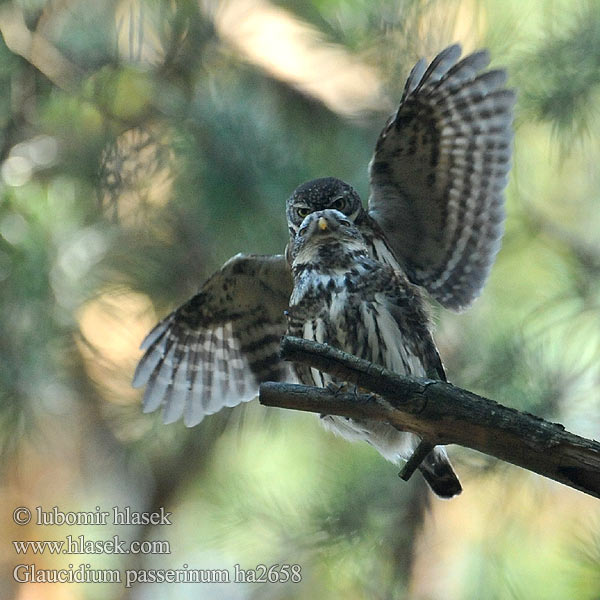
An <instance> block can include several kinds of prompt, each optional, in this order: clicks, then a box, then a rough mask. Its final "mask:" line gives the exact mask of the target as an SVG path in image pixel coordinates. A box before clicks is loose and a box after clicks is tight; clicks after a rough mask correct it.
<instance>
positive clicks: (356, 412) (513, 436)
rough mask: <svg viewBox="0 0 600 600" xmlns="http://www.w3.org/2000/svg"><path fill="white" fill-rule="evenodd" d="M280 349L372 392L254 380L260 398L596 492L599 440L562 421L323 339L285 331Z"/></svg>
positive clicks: (599, 469)
mask: <svg viewBox="0 0 600 600" xmlns="http://www.w3.org/2000/svg"><path fill="white" fill-rule="evenodd" d="M281 354H282V356H283V358H285V359H287V360H293V361H296V362H301V363H304V364H307V365H309V366H311V367H314V368H316V369H319V370H320V371H324V372H326V373H329V374H331V375H335V376H336V377H338V378H340V379H342V380H344V381H348V382H351V383H354V384H356V385H358V386H359V387H361V388H365V389H367V390H369V391H371V392H374V393H375V394H378V396H374V395H373V394H354V393H337V394H336V393H332V392H330V391H329V390H327V389H324V388H315V387H310V386H302V385H294V384H287V383H271V382H268V383H263V384H262V385H261V386H260V394H259V400H260V402H261V404H264V405H267V406H277V407H280V408H291V409H296V410H304V411H310V412H317V413H322V414H330V415H341V416H345V417H351V418H354V419H374V420H377V421H386V422H388V423H390V424H392V425H394V426H395V427H397V428H398V429H403V430H405V431H411V432H413V433H416V434H418V435H419V436H421V437H422V438H424V439H426V440H427V441H428V442H430V443H431V444H459V445H461V446H465V447H467V448H472V449H474V450H478V451H480V452H483V453H485V454H489V455H490V456H495V457H496V458H500V459H502V460H504V461H506V462H510V463H512V464H514V465H517V466H520V467H523V468H524V469H528V470H530V471H534V472H536V473H539V474H540V475H543V476H545V477H549V478H550V479H554V480H555V481H559V482H561V483H564V484H565V485H568V486H570V487H573V488H575V489H578V490H580V491H582V492H585V493H586V494H590V495H591V496H595V497H596V498H600V443H598V442H596V441H594V440H589V439H586V438H582V437H580V436H577V435H575V434H573V433H569V432H568V431H565V429H564V427H563V426H562V425H559V424H557V423H550V422H549V421H545V420H543V419H540V418H539V417H536V416H534V415H531V414H529V413H524V412H520V411H518V410H515V409H512V408H508V407H506V406H502V405H501V404H498V403H497V402H494V401H493V400H489V399H488V398H484V397H482V396H478V395H477V394H473V393H472V392H469V391H467V390H464V389H461V388H458V387H456V386H453V385H451V384H449V383H445V382H443V381H432V380H429V379H418V378H413V377H404V376H400V375H397V374H395V373H392V372H391V371H389V370H387V369H384V368H383V367H380V366H378V365H374V364H372V363H369V362H367V361H365V360H361V359H359V358H357V357H356V356H352V355H350V354H347V353H345V352H342V351H340V350H337V349H335V348H332V347H331V346H327V345H324V344H318V343H316V342H311V341H308V340H303V339H300V338H293V337H286V338H284V339H283V340H282V344H281Z"/></svg>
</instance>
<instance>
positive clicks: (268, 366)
mask: <svg viewBox="0 0 600 600" xmlns="http://www.w3.org/2000/svg"><path fill="white" fill-rule="evenodd" d="M291 291H292V277H291V273H290V269H289V266H288V264H287V262H286V260H285V258H284V256H282V255H277V256H258V255H242V254H238V255H236V256H234V257H233V258H231V259H230V260H229V261H227V262H226V263H225V264H224V265H223V267H222V268H221V269H220V270H219V271H217V272H216V273H215V274H214V275H213V276H212V277H211V278H210V279H209V280H208V281H207V282H206V283H205V284H204V286H203V287H202V289H201V290H200V292H199V293H198V294H196V295H195V296H194V297H193V298H191V299H190V300H188V302H186V303H185V304H183V305H182V306H180V307H179V308H178V309H177V310H175V311H173V312H172V313H171V314H170V315H168V316H167V317H165V318H164V319H163V320H162V321H161V322H160V323H158V325H156V327H154V329H153V330H152V331H151V332H150V333H149V334H148V335H147V337H146V339H145V340H144V341H143V342H142V346H141V348H142V350H145V351H146V353H145V354H144V356H143V357H142V359H141V360H140V362H139V364H138V366H137V369H136V371H135V375H134V378H133V386H134V387H141V386H143V385H146V390H145V393H144V412H151V411H153V410H156V409H157V408H158V407H159V406H161V405H164V409H163V420H164V422H165V423H171V422H173V421H176V420H177V419H179V418H180V417H181V416H183V420H184V423H185V424H186V425H187V426H188V427H192V426H193V425H196V424H197V423H199V422H200V421H201V420H202V419H203V418H204V415H210V414H213V413H215V412H217V411H219V410H220V409H221V408H223V407H224V406H235V405H236V404H239V403H240V402H247V401H248V400H252V398H254V397H255V396H256V393H257V389H258V384H259V383H260V382H262V381H267V380H268V381H279V380H282V379H286V378H288V367H287V365H286V363H284V362H283V361H282V360H281V359H280V358H279V343H280V339H281V336H283V335H284V333H285V330H286V320H285V316H284V311H285V309H286V308H287V307H288V304H289V297H290V294H291Z"/></svg>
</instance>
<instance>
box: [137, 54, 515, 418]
mask: <svg viewBox="0 0 600 600" xmlns="http://www.w3.org/2000/svg"><path fill="white" fill-rule="evenodd" d="M460 53H461V49H460V46H458V45H454V46H450V47H449V48H446V49H445V50H444V51H442V52H441V53H440V54H439V55H438V56H437V57H436V58H435V59H434V60H433V61H432V63H431V64H430V65H429V66H428V67H427V68H426V63H425V62H424V61H423V60H420V61H419V62H418V63H417V64H416V65H415V66H414V68H413V69H412V71H411V73H410V75H409V77H408V80H407V82H406V85H405V89H404V93H403V95H402V99H401V102H400V106H399V108H398V110H397V111H396V112H395V113H394V114H393V115H392V116H391V117H390V119H389V120H388V122H387V124H386V126H385V127H384V129H383V131H382V132H381V134H380V136H379V139H378V141H377V144H376V147H375V152H374V155H373V158H372V160H371V163H370V166H369V174H370V184H371V185H370V188H371V189H370V191H371V193H370V197H369V202H368V209H367V210H365V209H364V208H363V206H362V203H361V201H360V198H359V196H358V194H357V193H356V191H355V190H354V189H353V188H352V187H351V186H350V185H348V184H346V183H344V182H342V181H340V180H339V179H335V178H324V179H318V180H315V181H311V182H308V183H306V184H303V185H301V186H300V187H298V188H297V189H296V190H295V191H294V192H293V194H292V195H291V197H290V199H289V200H288V202H287V217H288V227H289V231H290V236H291V242H292V243H293V241H294V239H295V236H296V234H297V232H298V230H299V228H300V227H301V224H302V223H303V221H304V219H305V218H306V217H307V215H309V214H310V213H312V212H314V211H319V210H323V209H329V208H332V209H335V210H338V211H339V212H340V213H341V214H343V215H345V218H346V219H348V220H350V221H353V222H354V224H355V225H356V227H357V228H358V230H359V232H360V233H361V234H362V236H363V239H364V242H363V243H364V244H366V251H367V253H368V254H369V255H370V256H371V257H373V258H375V259H377V260H378V261H380V262H382V263H384V264H387V265H390V266H391V267H393V269H394V272H399V273H403V275H393V276H392V275H391V274H390V275H389V285H390V286H397V289H392V290H390V293H397V294H405V293H406V294H408V293H409V292H408V291H407V290H410V295H412V296H414V298H418V300H416V302H417V306H416V307H414V308H413V309H412V310H413V311H417V312H418V311H420V310H421V309H420V306H421V299H420V295H419V294H418V293H417V292H416V291H415V290H416V288H415V287H414V286H415V285H416V286H419V287H420V288H421V289H423V290H426V291H427V292H428V293H429V295H430V296H432V297H433V298H435V299H436V300H437V301H438V302H440V303H441V304H442V305H443V306H445V307H447V308H450V309H454V310H459V309H462V308H465V307H467V306H468V305H469V304H470V303H471V302H472V301H473V299H474V298H475V297H476V296H477V295H478V294H479V292H480V291H481V288H482V287H483V284H484V283H485V280H486V277H487V275H488V272H489V269H490V267H491V265H492V262H493V260H494V257H495V255H496V253H497V251H498V249H499V246H500V238H501V236H502V229H503V220H504V209H503V203H504V201H503V189H504V187H505V185H506V178H507V174H508V171H509V168H510V156H511V138H512V129H511V123H512V110H513V104H514V96H515V95H514V92H513V91H512V90H507V89H505V88H504V84H505V80H506V74H505V72H504V71H503V70H487V71H486V70H485V68H486V66H487V64H488V62H489V56H488V53H487V51H485V50H484V51H479V52H476V53H474V54H471V55H468V56H466V57H465V58H463V59H462V60H459V57H460ZM289 248H291V245H288V251H286V253H285V254H284V255H275V256H259V255H241V254H238V255H237V256H235V257H233V258H232V259H230V260H229V261H228V262H226V263H225V265H223V267H222V268H221V269H220V270H219V271H218V272H217V273H215V274H214V275H213V276H212V277H211V278H210V279H208V281H207V282H206V283H205V284H204V285H203V286H202V289H201V290H200V292H199V293H198V294H197V295H196V296H194V297H193V298H191V299H190V300H189V301H188V302H186V303H185V304H183V305H182V306H180V307H179V308H178V309H176V310H175V311H173V312H172V313H171V314H169V315H168V316H167V317H165V318H164V319H163V320H162V321H161V322H160V323H159V324H158V325H156V327H155V328H154V329H153V330H152V331H151V332H150V333H149V334H148V336H147V337H146V339H145V340H144V342H143V343H142V349H144V350H145V354H144V356H143V357H142V359H141V360H140V363H139V365H138V367H137V369H136V373H135V376H134V380H133V385H134V386H136V387H139V386H142V385H146V390H145V394H144V411H145V412H150V411H153V410H155V409H157V408H158V407H159V406H161V405H162V406H164V409H163V419H164V421H165V422H166V423H168V422H172V421H175V420H177V419H179V418H180V417H182V416H183V420H184V422H185V424H186V425H188V426H193V425H196V424H197V423H199V422H200V421H201V420H202V419H203V417H204V416H205V415H207V414H212V413H214V412H216V411H218V410H220V409H221V408H222V407H223V406H233V405H235V404H238V403H240V402H245V401H248V400H251V399H252V398H254V397H255V396H256V391H257V387H258V384H259V383H260V382H262V381H266V380H271V381H278V380H284V379H287V378H289V377H291V373H290V370H289V366H288V365H287V364H286V363H284V362H283V361H282V360H281V359H280V357H279V352H278V350H279V341H280V338H281V336H282V335H283V334H284V333H285V331H286V320H285V317H284V311H285V310H286V308H287V307H288V303H289V299H290V294H291V292H292V274H291V270H290V264H289V260H290V258H291V256H290V251H289ZM363 249H364V248H363ZM382 272H385V273H391V271H389V270H385V271H382ZM407 279H408V281H409V282H410V283H412V284H414V285H412V286H410V287H408V284H407ZM412 296H411V297H412ZM406 310H409V309H406ZM417 321H418V322H419V323H420V325H419V327H418V328H417V331H422V332H423V335H424V336H425V338H424V340H428V341H426V342H425V341H424V342H423V344H425V345H426V346H427V348H430V349H431V352H432V353H433V354H435V356H436V357H437V353H435V347H434V346H433V342H431V341H430V335H429V333H428V330H427V327H426V325H425V323H426V320H425V319H421V318H420V317H419V319H417ZM417 335H418V334H417V333H415V332H412V333H411V334H410V339H411V340H413V338H415V336H417ZM403 336H404V337H402V338H401V339H403V340H406V339H408V338H406V334H403ZM406 343H407V342H404V344H406ZM410 343H412V342H410ZM415 343H416V342H415ZM399 347H404V345H402V346H399ZM397 350H398V349H397ZM371 351H373V352H374V349H371ZM398 352H399V350H398ZM428 352H429V350H423V349H421V350H420V351H417V350H416V349H415V350H414V353H411V354H410V357H409V356H408V355H407V356H405V357H404V359H405V360H407V361H408V362H409V363H411V361H412V363H414V365H421V367H420V369H421V370H423V371H424V372H425V373H430V370H431V369H433V371H431V376H434V375H436V373H437V377H441V376H442V371H437V370H435V369H434V368H433V367H432V366H431V365H430V364H429V363H428V362H427V359H426V358H424V357H425V356H426V355H428ZM433 354H432V356H433ZM411 357H412V358H411ZM432 360H433V359H432ZM438 362H439V361H438ZM412 363H411V364H412ZM432 364H433V363H432ZM439 368H440V369H441V365H440V366H439ZM414 369H416V366H415V367H414V368H413V367H410V368H409V369H404V371H402V370H401V372H406V371H409V372H413V371H414ZM417 370H418V369H417Z"/></svg>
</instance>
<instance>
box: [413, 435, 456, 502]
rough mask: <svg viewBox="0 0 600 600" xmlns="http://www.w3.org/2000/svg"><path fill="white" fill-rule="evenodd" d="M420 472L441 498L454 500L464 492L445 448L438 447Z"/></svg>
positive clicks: (424, 461) (422, 465) (430, 454)
mask: <svg viewBox="0 0 600 600" xmlns="http://www.w3.org/2000/svg"><path fill="white" fill-rule="evenodd" d="M419 470H420V471H421V473H422V475H423V477H424V478H425V481H426V482H427V483H428V484H429V487H430V488H431V489H432V490H433V492H434V493H435V494H436V495H437V496H439V497H440V498H452V497H453V496H457V495H458V494H460V493H461V492H462V486H461V485H460V481H459V480H458V477H457V476H456V473H455V472H454V469H453V468H452V464H451V463H450V459H449V458H448V456H447V454H446V451H445V450H444V449H443V448H440V447H439V446H436V447H435V448H434V449H433V450H432V451H431V452H430V453H429V454H428V455H427V456H426V457H425V459H424V460H423V462H422V463H421V464H420V465H419Z"/></svg>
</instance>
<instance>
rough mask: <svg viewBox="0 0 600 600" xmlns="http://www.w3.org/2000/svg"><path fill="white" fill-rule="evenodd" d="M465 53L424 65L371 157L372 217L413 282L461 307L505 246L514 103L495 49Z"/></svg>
mask: <svg viewBox="0 0 600 600" xmlns="http://www.w3.org/2000/svg"><path fill="white" fill-rule="evenodd" d="M460 53H461V48H460V46H458V45H454V46H450V47H449V48H446V49H445V50H444V51H442V52H441V53H440V54H439V55H438V56H437V57H436V58H435V59H434V60H433V62H432V63H431V64H430V65H429V67H427V69H426V68H425V62H424V61H423V60H421V61H419V62H418V63H417V64H416V65H415V67H414V68H413V70H412V71H411V73H410V75H409V77H408V80H407V82H406V86H405V89H404V94H403V96H402V100H401V103H400V107H399V108H398V110H397V112H396V113H395V114H394V115H393V116H392V117H391V118H390V120H389V121H388V123H387V125H386V127H385V128H384V129H383V131H382V132H381V134H380V136H379V139H378V141H377V146H376V148H375V153H374V155H373V158H372V160H371V163H370V165H369V175H370V181H371V196H370V198H369V215H370V216H371V217H372V218H373V219H374V220H375V221H376V222H377V223H378V224H379V226H380V227H381V228H382V230H383V231H384V233H385V235H386V237H387V240H388V243H389V244H390V246H391V247H392V249H393V250H394V253H395V255H396V257H397V258H398V259H399V260H400V261H401V262H402V264H403V267H404V269H405V271H406V273H407V275H408V276H409V278H410V279H411V281H413V282H414V283H416V284H418V285H421V286H423V287H424V288H425V289H427V290H428V291H429V293H430V294H431V295H432V296H433V297H434V298H436V300H438V301H439V302H440V303H441V304H442V305H444V306H446V307H448V308H452V309H457V310H458V309H461V308H464V307H466V306H468V305H469V304H470V303H471V302H472V301H473V299H474V298H475V297H477V295H478V294H479V292H480V291H481V288H482V287H483V284H484V283H485V280H486V278H487V275H488V273H489V270H490V267H491V265H492V263H493V261H494V258H495V256H496V253H497V252H498V250H499V248H500V239H501V237H502V233H503V222H504V198H503V190H504V187H505V186H506V181H507V175H508V172H509V170H510V159H511V151H512V148H511V142H512V120H513V105H514V101H515V93H514V91H513V90H508V89H505V88H504V84H505V82H506V73H505V71H503V70H488V71H485V70H484V69H485V68H486V67H487V65H488V63H489V54H488V52H487V51H485V50H482V51H480V52H475V53H474V54H470V55H469V56H466V57H465V58H463V59H462V60H460V61H458V59H459V57H460ZM457 61H458V62H457Z"/></svg>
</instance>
